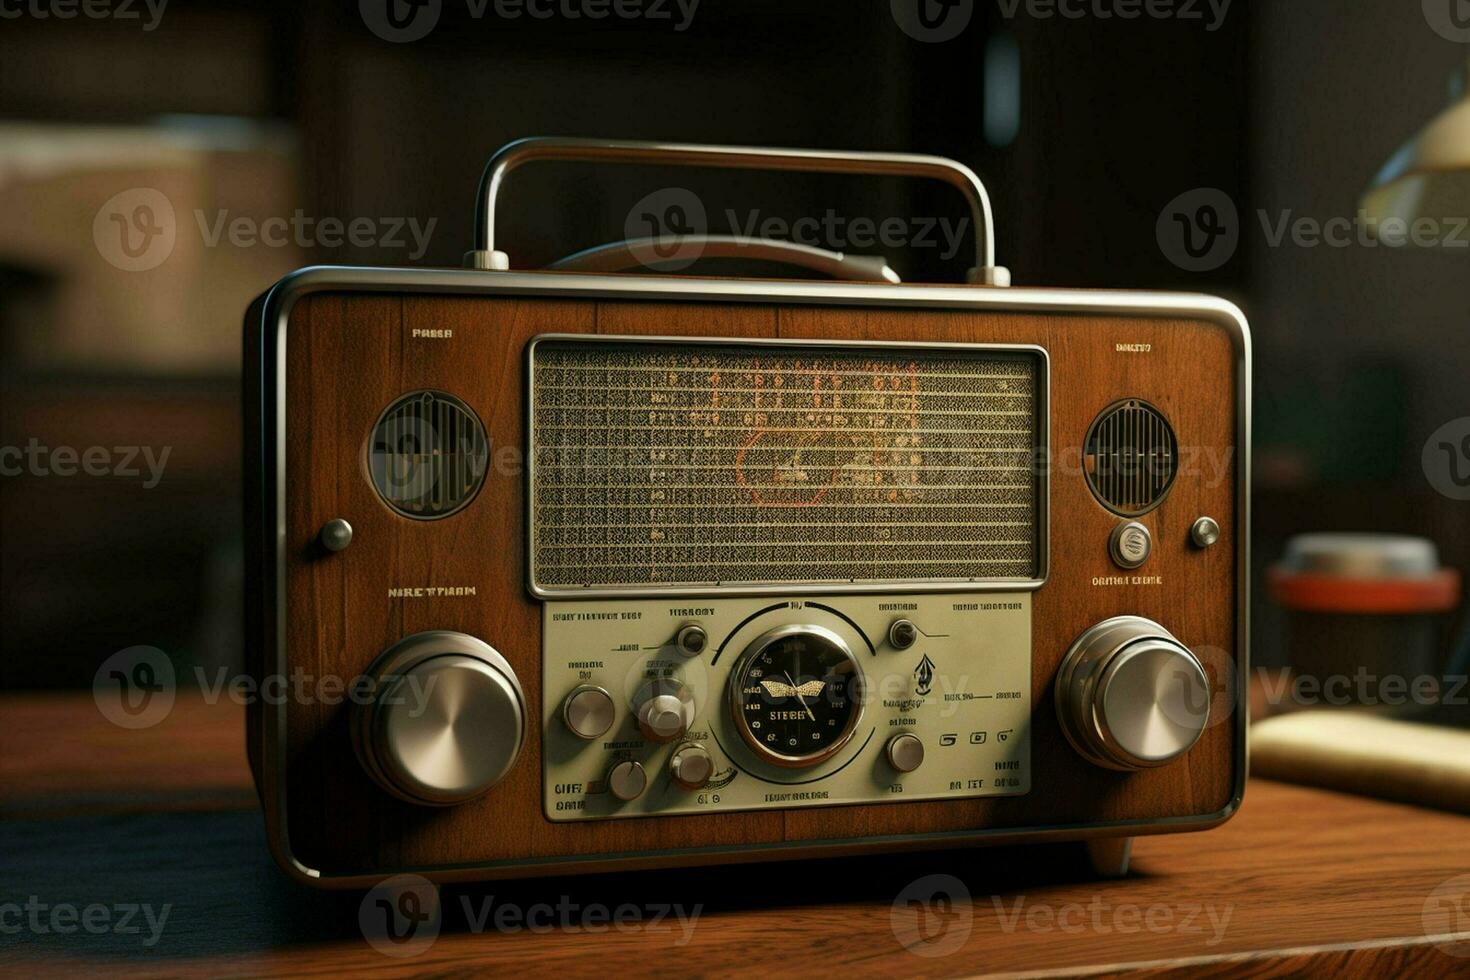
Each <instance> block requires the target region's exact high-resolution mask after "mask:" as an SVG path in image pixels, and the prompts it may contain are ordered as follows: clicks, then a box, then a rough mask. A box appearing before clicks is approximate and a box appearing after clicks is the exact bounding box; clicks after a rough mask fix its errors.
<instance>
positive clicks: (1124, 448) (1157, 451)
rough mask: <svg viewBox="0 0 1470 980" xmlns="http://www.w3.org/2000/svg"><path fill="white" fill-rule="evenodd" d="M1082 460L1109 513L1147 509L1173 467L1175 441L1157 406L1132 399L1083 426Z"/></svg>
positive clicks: (1165, 490) (1160, 495)
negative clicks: (1085, 432) (1084, 441)
mask: <svg viewBox="0 0 1470 980" xmlns="http://www.w3.org/2000/svg"><path fill="white" fill-rule="evenodd" d="M1083 466H1084V468H1085V470H1086V472H1087V485H1088V486H1089V487H1091V488H1092V492H1093V494H1094V495H1095V496H1096V497H1097V499H1098V500H1100V501H1101V502H1102V503H1103V506H1105V507H1107V508H1108V509H1109V510H1111V511H1112V512H1113V513H1115V514H1121V515H1122V516H1124V517H1137V516H1139V515H1140V514H1147V513H1148V512H1149V511H1151V510H1153V509H1154V508H1155V507H1157V506H1158V505H1159V504H1161V503H1163V500H1164V498H1165V497H1166V496H1168V494H1169V488H1170V487H1172V486H1173V485H1174V477H1175V476H1176V475H1178V472H1179V443H1178V441H1177V440H1176V439H1175V438H1174V429H1173V428H1172V427H1171V426H1170V425H1169V420H1168V419H1166V418H1164V415H1163V413H1162V412H1160V411H1159V410H1158V409H1157V408H1154V407H1153V406H1152V405H1150V404H1148V403H1147V402H1143V401H1139V400H1138V399H1136V398H1134V399H1129V400H1128V401H1121V402H1118V403H1117V404H1115V405H1110V406H1108V408H1107V409H1106V410H1105V411H1104V412H1103V413H1102V414H1101V415H1099V416H1098V417H1097V419H1096V420H1095V421H1094V422H1093V423H1092V428H1090V429H1088V430H1087V443H1086V449H1085V450H1084V453H1083Z"/></svg>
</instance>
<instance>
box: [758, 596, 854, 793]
mask: <svg viewBox="0 0 1470 980" xmlns="http://www.w3.org/2000/svg"><path fill="white" fill-rule="evenodd" d="M862 682H863V672H862V668H861V667H860V666H859V665H858V661H857V658H856V657H854V656H853V655H852V651H851V650H849V649H848V647H847V644H846V643H844V642H843V641H842V638H841V637H839V636H837V634H835V633H833V632H831V631H830V630H826V629H823V628H822V627H820V626H801V625H793V626H782V627H780V628H778V629H774V630H771V631H770V632H769V633H766V634H764V635H763V636H761V637H759V638H758V639H757V640H756V641H755V642H754V643H752V644H751V645H750V646H749V647H747V648H746V650H745V652H744V653H743V654H742V655H741V657H740V660H739V662H738V663H737V664H736V665H735V669H734V671H733V672H732V673H731V674H730V702H731V713H732V716H733V717H734V719H735V727H736V729H737V730H738V731H739V732H740V735H741V737H742V738H743V739H744V740H745V742H746V744H747V745H749V746H750V747H751V748H752V749H754V750H755V753H756V755H758V756H760V757H761V758H762V759H764V760H766V761H767V762H770V763H773V764H775V765H778V766H785V767H788V768H805V767H808V766H815V765H818V764H819V763H822V762H824V761H826V760H827V759H830V758H831V757H832V756H834V755H836V754H837V753H838V752H839V751H841V750H842V747H843V746H844V745H846V744H847V742H848V740H849V739H851V738H852V735H853V732H854V731H856V730H857V725H858V721H859V719H860V718H861V717H862V713H863V706H862Z"/></svg>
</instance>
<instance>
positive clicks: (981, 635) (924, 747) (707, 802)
mask: <svg viewBox="0 0 1470 980" xmlns="http://www.w3.org/2000/svg"><path fill="white" fill-rule="evenodd" d="M1031 599H1032V597H1031V593H1029V592H1018V593H1002V594H984V595H976V594H969V595H920V596H900V597H895V596H863V595H844V596H834V597H816V598H804V599H799V600H783V599H778V598H770V597H767V598H758V597H757V598H717V599H697V600H691V599H687V598H674V599H664V600H658V599H639V600H630V601H617V600H613V601H577V602H547V603H546V604H545V605H544V613H543V649H542V680H543V684H542V691H543V692H544V698H543V713H544V716H543V719H542V722H543V726H542V731H543V738H544V743H543V749H544V750H543V753H542V758H543V765H544V770H543V773H542V776H543V794H544V804H545V812H546V816H547V817H548V818H549V819H551V820H553V821H571V820H597V819H612V818H621V817H639V816H652V815H656V814H670V813H699V812H713V811H734V810H754V809H768V808H790V807H805V806H827V805H840V804H854V803H884V802H901V801H903V800H923V799H950V798H962V797H978V796H1010V795H1019V794H1023V793H1026V792H1028V791H1029V790H1030V787H1031V758H1030V732H1029V723H1030V718H1031V665H1032V657H1031Z"/></svg>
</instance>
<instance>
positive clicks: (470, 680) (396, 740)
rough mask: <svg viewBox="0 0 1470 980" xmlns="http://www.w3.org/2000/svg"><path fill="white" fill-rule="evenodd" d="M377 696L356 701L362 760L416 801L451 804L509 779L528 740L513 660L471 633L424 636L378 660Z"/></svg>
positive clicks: (356, 742) (382, 781) (388, 786)
mask: <svg viewBox="0 0 1470 980" xmlns="http://www.w3.org/2000/svg"><path fill="white" fill-rule="evenodd" d="M368 676H370V677H372V678H373V679H374V681H375V684H374V687H373V698H372V700H371V701H370V702H366V703H355V704H354V705H353V709H352V716H351V729H352V740H353V747H354V748H355V749H356V752H357V757H358V761H359V762H360V763H361V764H362V767H363V768H364V769H365V770H366V771H367V773H368V775H369V776H371V777H372V778H373V780H374V781H375V782H377V783H378V785H379V786H381V787H382V788H383V789H385V790H387V791H388V792H389V793H392V794H393V795H394V796H396V797H398V798H400V799H403V800H407V801H409V802H411V803H421V804H425V805H430V806H449V805H452V804H455V803H462V802H464V801H466V800H470V799H473V798H474V797H476V796H479V795H480V794H481V793H484V792H485V791H487V790H488V789H490V788H491V787H492V786H494V785H495V784H496V783H498V782H500V780H502V779H504V778H505V776H506V774H507V773H509V772H510V770H511V767H512V766H514V765H515V762H516V759H517V758H518V757H519V756H520V752H521V746H522V744H523V742H524V740H525V724H526V708H525V696H524V694H523V693H522V691H521V685H520V682H519V680H517V678H516V675H515V671H514V670H512V669H511V666H510V664H509V663H508V662H507V661H506V660H505V658H504V657H502V656H501V655H500V654H499V653H498V652H497V651H496V650H495V649H494V648H492V647H491V646H490V645H488V644H486V643H484V642H482V641H480V640H477V639H475V638H474V637H472V636H467V635H465V634H463V633H450V632H441V631H434V632H428V633H417V634H415V635H413V636H410V637H408V638H407V639H405V640H403V641H401V642H399V643H397V644H395V645H394V646H393V647H391V648H389V649H388V650H387V651H385V652H384V653H383V654H382V655H380V656H379V657H378V659H377V660H376V661H374V662H373V665H372V667H370V668H369V669H368Z"/></svg>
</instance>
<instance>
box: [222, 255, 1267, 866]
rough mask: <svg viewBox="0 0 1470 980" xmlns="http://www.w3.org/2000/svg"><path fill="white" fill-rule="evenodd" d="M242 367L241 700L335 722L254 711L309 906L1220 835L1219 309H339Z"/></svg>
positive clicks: (1241, 481) (796, 300) (718, 304)
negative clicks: (1010, 845) (466, 885)
mask: <svg viewBox="0 0 1470 980" xmlns="http://www.w3.org/2000/svg"><path fill="white" fill-rule="evenodd" d="M249 326H250V331H251V332H250V335H249V338H250V339H249V340H248V342H247V344H248V346H247V350H249V351H250V352H251V355H250V356H249V357H248V358H247V362H246V364H247V377H246V383H245V390H246V392H247V400H248V402H249V410H248V412H247V423H248V429H247V439H246V447H247V453H248V454H249V455H250V458H251V464H252V469H251V472H252V473H253V474H254V475H255V479H254V480H253V481H252V483H251V484H250V486H249V488H248V496H249V504H248V507H247V518H248V520H249V522H250V524H249V540H250V542H251V546H250V550H249V552H248V558H249V593H250V610H251V613H250V616H249V618H248V623H249V626H250V629H251V635H250V639H249V650H250V653H251V670H252V671H253V672H254V673H256V674H258V675H277V674H278V675H280V676H282V677H286V678H290V677H293V676H296V675H299V674H305V675H306V676H308V677H309V678H319V679H322V680H323V681H325V680H329V679H340V680H341V682H342V683H343V684H344V686H346V689H347V690H354V688H352V687H351V685H353V684H354V683H358V682H361V683H362V684H363V685H364V687H363V689H365V690H367V691H369V692H370V696H368V697H365V698H364V697H358V698H353V697H348V696H345V695H344V696H343V697H340V698H332V699H328V698H307V699H287V700H285V701H283V702H281V703H266V704H257V705H252V706H251V709H250V714H249V718H250V725H251V735H250V739H249V744H250V748H251V756H252V763H253V766H254V768H255V772H256V777H257V781H258V784H259V786H260V789H261V797H262V802H263V806H264V810H265V813H266V819H267V825H268V830H269V839H270V841H271V843H272V846H273V848H274V850H275V853H276V855H277V857H278V859H279V860H280V862H281V863H282V864H283V865H284V866H285V867H287V868H288V869H290V870H291V871H292V872H293V873H294V874H296V875H298V876H299V877H300V878H302V879H303V880H305V881H310V882H313V883H316V884H333V885H339V884H370V883H371V882H372V881H375V880H377V879H379V878H381V877H383V876H386V875H389V874H393V873H398V872H413V873H417V874H422V875H426V876H429V877H432V878H435V879H450V878H485V877H503V876H524V875H529V874H551V873H560V872H565V871H569V870H579V869H607V868H614V867H631V866H645V867H646V866H664V865H669V864H679V863H683V864H689V863H711V862H720V861H733V860H750V859H759V858H760V857H762V856H772V857H774V856H789V855H792V854H801V855H804V856H818V855H822V854H833V853H856V852H859V851H863V850H866V849H874V848H889V847H893V846H913V847H919V846H924V847H943V846H953V845H955V844H960V843H983V842H994V841H1012V840H1039V839H1058V838H1079V837H1089V836H1098V835H1104V836H1121V835H1129V834H1139V833H1156V832H1164V831H1169V830H1186V829H1200V828H1204V827H1208V826H1213V825H1215V824H1217V823H1219V822H1221V821H1223V820H1224V819H1226V818H1227V817H1228V816H1229V815H1230V814H1231V813H1232V812H1233V811H1234V809H1235V807H1236V805H1237V803H1238V800H1239V797H1240V794H1241V792H1242V789H1243V785H1244V773H1245V752H1244V732H1245V719H1244V712H1243V710H1241V709H1240V705H1241V704H1243V700H1242V698H1241V692H1242V690H1243V678H1244V677H1245V674H1246V649H1245V638H1246V635H1247V631H1246V628H1245V614H1246V603H1245V590H1244V589H1243V588H1242V585H1241V582H1242V580H1243V576H1244V574H1245V569H1246V567H1247V555H1246V550H1245V549H1246V539H1247V533H1248V520H1249V512H1248V498H1247V496H1246V494H1245V487H1246V485H1247V482H1248V468H1247V454H1248V440H1249V420H1248V415H1247V406H1248V393H1249V351H1248V339H1247V335H1246V333H1245V328H1244V324H1243V322H1242V321H1241V320H1240V318H1239V314H1238V311H1235V310H1234V308H1233V307H1230V306H1229V304H1225V303H1223V302H1220V301H1217V300H1212V299H1209V298H1207V297H1169V296H1163V295H1153V294H1142V293H1068V292H1061V291H1045V290H1024V289H997V288H976V287H955V288H949V287H918V286H903V287H897V286H894V287H886V286H873V285H842V284H817V283H779V282H762V283H754V282H749V281H741V280H704V279H659V278H639V277H632V276H597V275H573V274H552V273H547V274H519V273H486V272H465V271H414V272H410V271H403V270H343V269H330V270H313V271H307V272H304V273H300V274H298V275H297V276H295V277H293V278H291V279H288V280H286V281H284V282H283V283H282V284H280V285H279V286H278V287H277V288H276V289H275V290H274V291H272V293H270V294H269V295H268V296H266V297H264V298H263V300H262V301H261V302H260V303H258V304H257V306H256V307H255V309H254V311H253V313H252V315H251V317H250V320H249ZM333 683H334V686H335V681H334V682H333ZM311 689H313V690H316V689H322V690H328V689H330V688H328V687H327V686H326V685H325V684H323V685H318V686H317V687H312V688H311ZM415 697H417V698H419V699H420V700H417V701H416V700H414V699H415Z"/></svg>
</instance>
